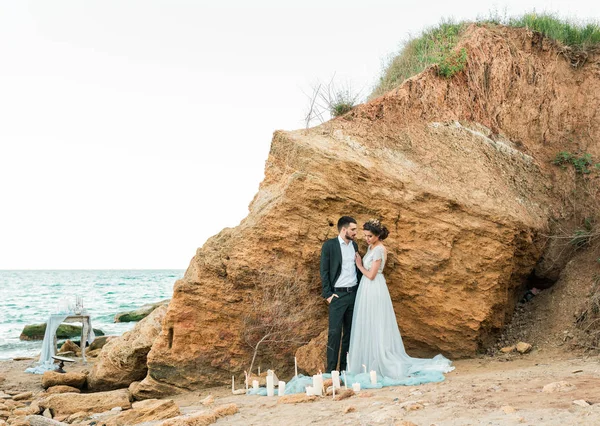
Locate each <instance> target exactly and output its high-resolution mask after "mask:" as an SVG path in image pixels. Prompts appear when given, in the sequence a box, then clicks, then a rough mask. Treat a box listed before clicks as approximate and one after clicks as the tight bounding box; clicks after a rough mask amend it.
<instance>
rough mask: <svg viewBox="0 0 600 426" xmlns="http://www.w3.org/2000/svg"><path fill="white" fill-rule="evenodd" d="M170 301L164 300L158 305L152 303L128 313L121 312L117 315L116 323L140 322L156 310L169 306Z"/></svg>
mask: <svg viewBox="0 0 600 426" xmlns="http://www.w3.org/2000/svg"><path fill="white" fill-rule="evenodd" d="M168 304H169V300H163V301H160V302H158V303H150V304H148V305H143V306H141V307H139V308H138V309H135V310H133V311H127V312H119V313H118V314H116V315H115V322H132V321H140V320H142V319H144V318H146V317H147V316H148V315H150V314H151V313H152V312H153V311H154V310H155V309H156V308H158V307H159V306H163V305H168Z"/></svg>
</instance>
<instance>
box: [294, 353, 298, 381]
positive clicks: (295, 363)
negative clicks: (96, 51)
mask: <svg viewBox="0 0 600 426" xmlns="http://www.w3.org/2000/svg"><path fill="white" fill-rule="evenodd" d="M294 372H295V373H296V374H295V375H294V377H298V360H297V359H296V357H294Z"/></svg>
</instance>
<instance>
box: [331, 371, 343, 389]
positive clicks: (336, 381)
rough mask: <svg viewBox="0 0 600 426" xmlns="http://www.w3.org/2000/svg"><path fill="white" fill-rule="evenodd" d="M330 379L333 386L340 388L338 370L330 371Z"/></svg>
mask: <svg viewBox="0 0 600 426" xmlns="http://www.w3.org/2000/svg"><path fill="white" fill-rule="evenodd" d="M331 381H332V382H333V388H334V389H335V388H338V389H339V388H341V386H340V372H339V371H332V372H331Z"/></svg>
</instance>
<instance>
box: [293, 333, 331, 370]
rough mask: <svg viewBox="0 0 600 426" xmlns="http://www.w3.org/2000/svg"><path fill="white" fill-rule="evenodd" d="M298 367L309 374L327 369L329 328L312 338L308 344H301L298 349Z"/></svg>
mask: <svg viewBox="0 0 600 426" xmlns="http://www.w3.org/2000/svg"><path fill="white" fill-rule="evenodd" d="M296 360H297V361H298V368H299V369H302V370H304V371H306V372H307V373H308V374H309V375H311V376H312V375H314V374H318V373H319V371H325V370H326V369H325V365H326V364H327V329H325V330H323V331H322V332H321V334H319V335H318V336H317V337H315V338H314V339H312V340H311V341H310V342H309V343H308V344H306V345H304V346H301V347H300V348H298V350H297V351H296Z"/></svg>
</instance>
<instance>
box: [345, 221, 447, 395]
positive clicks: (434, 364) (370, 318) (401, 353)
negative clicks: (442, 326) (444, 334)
mask: <svg viewBox="0 0 600 426" xmlns="http://www.w3.org/2000/svg"><path fill="white" fill-rule="evenodd" d="M363 230H364V233H365V239H366V241H367V244H368V245H369V250H368V251H367V253H366V254H365V256H364V258H363V259H361V258H360V256H359V255H358V253H357V254H356V266H357V267H358V269H359V270H360V271H361V272H362V274H363V277H362V279H361V281H360V285H359V286H358V292H357V294H356V304H355V306H354V316H353V318H352V328H351V329H352V333H351V335H350V352H349V355H348V359H349V365H348V372H349V373H350V374H359V373H362V369H363V367H362V366H363V365H364V366H366V368H367V369H368V370H369V371H371V370H374V371H376V372H377V377H378V381H382V380H381V379H383V383H384V385H385V383H388V384H416V383H415V379H418V380H417V382H418V383H426V382H438V381H441V380H443V379H444V377H443V374H442V373H447V372H449V371H452V370H454V367H452V366H451V361H450V360H449V359H447V358H445V357H443V356H442V355H436V356H435V357H434V358H431V359H423V358H412V357H410V356H408V355H407V354H406V351H405V350H404V344H403V343H402V337H401V336H400V330H399V329H398V324H397V322H396V314H395V313H394V307H393V305H392V299H391V298H390V293H389V291H388V288H387V284H386V281H385V277H384V276H383V268H384V267H385V262H386V260H387V250H386V248H385V246H384V245H383V240H385V239H386V237H387V236H388V234H389V232H388V230H387V228H386V227H385V226H383V225H382V224H381V223H380V222H379V220H377V219H371V220H369V221H368V222H367V223H365V224H364V226H363Z"/></svg>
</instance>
